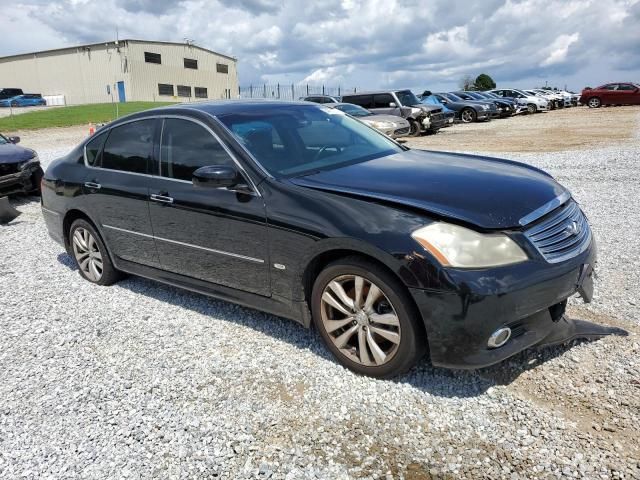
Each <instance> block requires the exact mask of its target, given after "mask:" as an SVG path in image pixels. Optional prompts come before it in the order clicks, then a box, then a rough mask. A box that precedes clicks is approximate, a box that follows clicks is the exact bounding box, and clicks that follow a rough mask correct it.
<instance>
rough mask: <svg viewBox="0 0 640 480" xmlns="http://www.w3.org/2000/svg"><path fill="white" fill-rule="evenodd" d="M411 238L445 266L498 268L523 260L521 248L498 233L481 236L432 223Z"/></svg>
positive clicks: (524, 255) (444, 224) (458, 228)
mask: <svg viewBox="0 0 640 480" xmlns="http://www.w3.org/2000/svg"><path fill="white" fill-rule="evenodd" d="M411 236H412V237H413V239H414V240H415V241H417V242H418V243H419V244H420V245H422V247H423V248H424V249H425V250H427V251H428V252H429V253H431V254H432V255H433V256H434V257H436V259H437V260H438V261H439V262H440V263H441V264H442V265H443V266H445V267H455V268H485V267H498V266H502V265H511V264H513V263H519V262H524V261H525V260H527V255H526V254H525V253H524V252H523V251H522V249H521V248H520V247H519V246H518V245H517V244H516V243H515V242H514V241H513V240H511V239H510V238H509V237H508V236H506V235H505V234H502V233H490V234H483V233H478V232H476V231H474V230H470V229H468V228H464V227H461V226H459V225H453V224H451V223H443V222H435V223H432V224H431V225H427V226H426V227H422V228H420V229H418V230H416V231H415V232H413V233H412V234H411Z"/></svg>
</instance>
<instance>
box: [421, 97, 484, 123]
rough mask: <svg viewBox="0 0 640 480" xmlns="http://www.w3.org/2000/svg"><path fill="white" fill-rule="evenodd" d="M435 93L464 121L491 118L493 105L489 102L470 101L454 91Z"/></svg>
mask: <svg viewBox="0 0 640 480" xmlns="http://www.w3.org/2000/svg"><path fill="white" fill-rule="evenodd" d="M425 93H426V92H425ZM433 95H435V96H436V98H437V99H438V100H440V102H442V104H443V105H445V106H446V107H447V108H449V109H451V110H453V111H454V112H456V118H457V119H458V120H460V121H461V122H462V123H473V122H482V121H487V120H491V107H490V106H489V105H488V104H487V103H483V104H481V103H478V102H470V101H469V100H464V99H462V98H460V97H458V96H457V95H455V94H453V93H445V92H441V93H434V94H433Z"/></svg>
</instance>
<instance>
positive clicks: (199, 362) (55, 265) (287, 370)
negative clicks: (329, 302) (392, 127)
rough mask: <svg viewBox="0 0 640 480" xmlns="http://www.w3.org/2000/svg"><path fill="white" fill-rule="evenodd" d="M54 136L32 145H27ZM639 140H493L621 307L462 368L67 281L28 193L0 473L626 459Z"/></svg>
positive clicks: (562, 473) (6, 336) (448, 468)
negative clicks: (557, 210) (332, 348)
mask: <svg viewBox="0 0 640 480" xmlns="http://www.w3.org/2000/svg"><path fill="white" fill-rule="evenodd" d="M65 150H66V148H64V149H59V150H57V151H51V150H49V151H46V150H42V149H41V150H40V151H39V153H40V157H41V158H42V159H43V161H44V162H45V163H46V162H48V161H49V160H50V159H51V158H54V157H55V156H58V155H59V154H61V153H63V152H64V151H65ZM639 154H640V142H631V143H630V144H628V145H625V146H624V147H622V146H620V147H612V148H608V149H603V150H598V151H584V152H580V151H574V152H567V153H546V154H542V155H521V156H516V155H513V154H509V155H504V156H505V157H511V158H516V157H517V158H518V159H519V160H523V161H527V162H530V163H532V164H535V165H537V166H540V167H542V168H545V169H547V170H548V171H550V172H551V173H552V174H554V175H555V176H556V177H557V178H558V180H560V181H561V182H562V183H564V184H565V185H567V186H568V187H569V188H571V189H572V191H573V192H574V194H575V197H576V198H577V199H578V201H579V202H580V203H581V204H582V206H583V207H584V209H585V210H586V213H587V214H588V216H589V219H590V221H591V223H592V225H593V229H594V231H595V234H596V237H597V239H598V244H599V251H600V264H599V269H598V273H599V275H600V278H599V280H598V287H597V290H596V298H595V301H594V302H593V303H592V304H591V305H589V306H587V307H585V306H581V305H579V304H578V302H572V305H571V308H570V314H571V315H573V316H574V317H580V318H586V319H590V320H595V321H601V322H603V323H609V324H616V325H620V326H624V327H626V328H628V329H629V330H630V331H631V336H629V337H627V338H618V337H616V338H613V337H610V338H606V339H603V340H601V341H598V342H591V343H587V342H581V343H578V344H575V343H574V344H572V345H569V346H565V347H559V348H554V349H546V350H543V351H530V352H526V353H523V354H521V355H518V356H516V357H515V358H513V359H512V360H510V361H507V362H505V363H503V364H501V365H499V366H496V367H492V368H488V369H483V370H478V371H471V372H461V371H447V370H441V369H436V368H433V367H431V366H430V365H429V363H428V362H427V361H426V360H425V361H423V362H422V363H421V364H420V366H419V367H418V368H417V369H415V370H414V371H412V372H411V373H410V374H408V375H405V376H403V377H402V378H399V379H397V380H396V381H380V380H373V379H370V378H363V377H358V376H356V375H354V374H352V373H350V372H349V371H347V370H345V369H343V368H341V367H340V366H339V365H337V364H336V363H335V362H334V361H333V360H332V359H331V358H330V357H329V355H328V354H327V353H326V351H325V350H324V348H323V347H322V345H321V341H320V338H319V337H318V336H317V335H316V334H315V333H313V332H308V331H306V330H305V329H303V328H302V327H300V326H298V325H297V324H295V323H293V322H290V321H286V320H283V319H280V318H277V317H273V316H270V315H266V314H263V313H260V312H257V311H254V310H249V309H246V308H242V307H238V306H235V305H232V304H229V303H225V302H220V301H216V300H213V299H210V298H207V297H204V296H200V295H196V294H192V293H189V292H186V291H182V290H179V289H176V288H171V287H167V286H163V285H161V284H158V283H154V282H151V281H147V280H143V279H140V278H135V277H130V278H128V279H126V280H124V281H122V282H120V283H118V284H117V285H115V286H113V287H109V288H104V287H97V286H93V285H91V284H89V283H88V282H85V281H83V280H82V279H81V278H80V276H79V275H78V273H77V272H76V271H74V270H73V268H72V262H71V260H70V258H69V257H68V256H67V255H66V254H65V253H64V251H63V250H62V248H61V247H59V246H58V245H57V244H56V243H54V242H53V241H52V240H50V239H49V237H48V236H47V233H46V229H45V226H44V223H43V220H42V217H41V214H40V209H39V205H38V202H37V200H36V199H33V198H31V199H28V200H27V199H22V200H19V201H17V202H14V203H16V205H17V208H18V209H19V210H21V211H22V212H23V215H22V216H20V217H19V218H18V219H16V220H15V221H14V222H12V223H11V224H10V225H9V226H5V227H0V286H1V288H0V334H1V335H0V478H1V479H13V478H55V479H59V478H176V479H177V478H189V479H192V478H207V479H211V478H225V479H243V478H259V479H266V478H272V479H290V480H293V479H296V480H297V479H306V478H309V479H311V478H317V479H332V480H333V479H343V478H344V479H350V478H358V479H363V478H382V479H387V478H393V479H397V478H405V479H412V480H418V479H421V480H422V479H436V478H438V479H440V478H452V479H453V478H471V479H478V478H509V479H518V478H560V477H576V478H602V479H608V478H640V450H639V446H638V443H639V442H638V435H639V433H640V432H639V430H640V428H639V425H640V362H639V360H638V356H639V354H640V339H639V337H638V332H639V331H640V328H639V324H640V318H639V316H638V305H639V304H640V298H639V297H640V293H639V291H638V285H640V278H639V277H640V273H639V271H640V251H639V247H638V237H639V236H640V227H639V225H640V213H639V212H640V198H639V197H640V196H639V193H640V188H639V187H640V185H639V182H638V179H637V172H638V155H639Z"/></svg>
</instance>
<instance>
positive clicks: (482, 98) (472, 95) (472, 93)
mask: <svg viewBox="0 0 640 480" xmlns="http://www.w3.org/2000/svg"><path fill="white" fill-rule="evenodd" d="M466 93H467V95H469V96H470V97H471V98H473V99H474V100H484V99H485V98H484V97H483V96H482V95H480V94H478V93H475V92H466Z"/></svg>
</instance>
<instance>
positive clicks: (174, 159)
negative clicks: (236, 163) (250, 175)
mask: <svg viewBox="0 0 640 480" xmlns="http://www.w3.org/2000/svg"><path fill="white" fill-rule="evenodd" d="M207 165H233V159H232V158H231V157H230V156H229V154H228V153H227V152H226V150H225V149H224V148H223V147H222V145H220V143H219V142H218V141H217V140H216V139H215V137H214V136H213V135H211V133H209V131H207V129H205V128H204V127H203V126H201V125H198V124H197V123H194V122H191V121H189V120H181V119H177V118H168V119H166V120H165V121H164V128H163V129H162V144H161V147H160V175H162V176H163V177H167V178H175V179H178V180H187V181H189V182H190V181H191V179H192V177H193V172H194V171H195V170H197V169H198V168H200V167H206V166H207Z"/></svg>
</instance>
